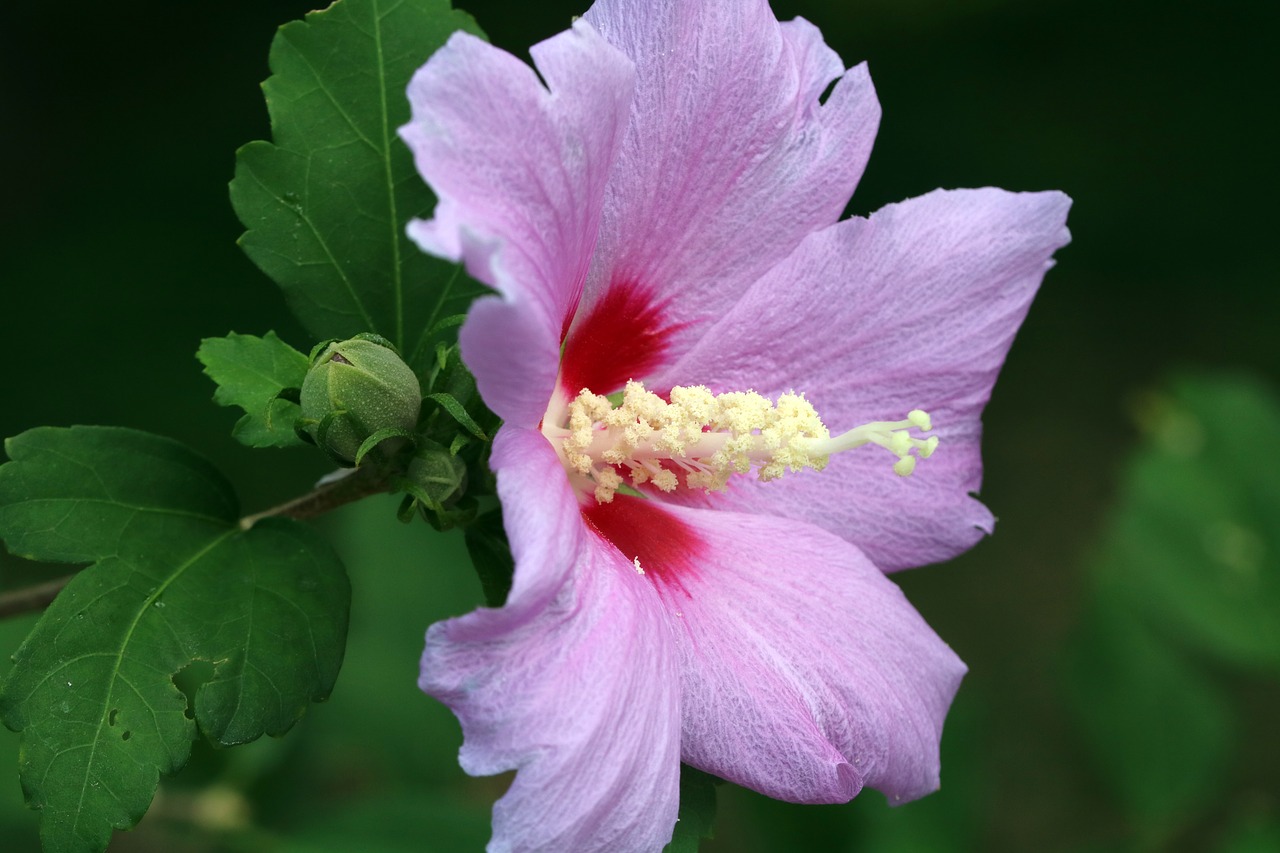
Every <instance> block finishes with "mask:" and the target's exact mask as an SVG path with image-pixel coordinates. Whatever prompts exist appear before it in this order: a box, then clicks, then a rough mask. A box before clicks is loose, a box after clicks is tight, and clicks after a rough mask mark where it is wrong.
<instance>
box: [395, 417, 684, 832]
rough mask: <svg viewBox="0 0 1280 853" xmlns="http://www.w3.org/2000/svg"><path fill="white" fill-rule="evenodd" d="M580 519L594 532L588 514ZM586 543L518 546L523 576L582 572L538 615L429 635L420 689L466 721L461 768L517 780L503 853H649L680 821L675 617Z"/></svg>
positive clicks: (615, 557) (589, 538)
mask: <svg viewBox="0 0 1280 853" xmlns="http://www.w3.org/2000/svg"><path fill="white" fill-rule="evenodd" d="M544 443H545V442H544ZM507 473H508V471H504V475H505V474H507ZM561 479H563V477H562V478H561ZM506 506H507V507H508V508H509V509H510V508H512V505H511V504H506ZM542 511H546V510H545V508H544V509H543V510H542ZM569 517H570V518H571V519H572V521H573V522H574V523H575V524H576V525H577V526H578V527H579V528H580V529H581V528H583V525H582V521H581V519H580V516H578V514H577V512H576V511H574V512H573V513H572V514H571V515H570V516H569ZM508 525H509V526H510V522H508ZM528 532H529V531H524V532H519V531H517V530H513V531H512V533H513V536H512V544H513V546H518V544H523V545H524V546H530V545H533V544H534V543H530V542H528V541H523V537H524V535H525V534H527V533H528ZM579 545H580V547H578V548H577V549H576V551H569V552H566V551H557V550H552V549H548V550H546V551H542V550H541V546H540V545H539V546H538V547H539V550H538V552H537V553H534V551H533V550H532V549H531V548H529V547H523V548H519V549H518V554H519V556H518V557H517V560H518V562H517V573H520V572H529V571H533V572H534V573H535V574H544V573H547V574H554V573H555V572H556V571H558V569H556V568H551V567H544V568H534V567H530V566H529V561H531V560H534V559H545V560H559V561H562V562H563V563H566V564H568V566H569V571H570V572H571V578H570V580H569V582H568V583H566V584H565V585H564V586H563V587H562V588H561V590H560V592H559V594H558V595H557V596H556V597H555V598H554V599H552V600H551V601H550V602H548V603H547V604H546V606H545V607H542V608H539V609H537V610H526V611H525V612H526V613H527V614H528V618H520V619H510V618H507V615H506V613H505V610H506V608H504V609H502V610H487V609H481V610H477V611H476V612H474V613H471V614H469V615H467V616H463V617H460V618H458V619H453V620H450V621H447V622H443V623H440V624H437V625H435V626H433V627H432V628H431V630H430V631H429V632H428V633H427V647H426V651H425V652H424V654H423V658H422V678H421V680H420V682H419V684H420V686H421V687H422V689H423V690H424V691H426V692H427V693H429V694H430V695H432V696H435V697H436V698H438V699H440V700H441V701H443V702H444V703H445V704H447V705H448V706H449V707H450V708H451V709H452V710H453V712H454V713H455V714H456V715H457V717H458V719H459V721H460V722H461V724H462V730H463V735H464V738H465V741H464V743H463V746H462V750H461V752H460V754H459V761H460V762H461V764H462V767H463V769H464V770H466V771H467V772H468V773H472V774H475V775H489V774H493V773H500V772H502V771H505V770H511V769H515V770H516V771H517V772H516V776H515V781H514V782H512V784H511V787H510V788H509V789H508V791H507V793H506V794H505V795H504V796H503V797H502V799H500V800H499V801H498V803H497V805H496V806H495V807H494V814H493V831H494V834H493V840H492V841H491V842H490V844H489V848H488V849H489V850H490V851H492V853H499V851H545V853H563V851H570V850H571V851H575V853H577V851H583V853H587V852H588V851H601V853H604V852H605V851H608V853H613V852H614V851H619V853H627V851H635V853H651V851H656V850H661V849H662V847H663V846H664V845H665V844H666V843H667V842H668V841H670V839H671V833H672V828H673V827H674V825H675V821H676V814H677V811H678V807H679V778H680V723H679V714H680V698H679V691H680V675H679V670H678V668H677V660H676V654H675V647H674V642H673V636H672V628H671V625H670V620H669V618H668V617H667V614H666V612H665V611H664V609H663V608H662V606H661V603H660V600H659V598H658V596H657V595H655V594H654V591H653V589H652V587H651V586H650V585H649V584H648V583H647V582H646V581H645V579H644V578H643V577H641V576H640V575H639V574H638V573H637V572H636V570H635V568H634V566H633V565H632V563H630V562H629V561H627V560H626V559H624V558H623V557H622V556H621V555H620V554H619V552H618V551H617V549H615V548H613V547H612V546H611V545H609V544H608V543H607V542H605V541H604V540H602V539H600V538H599V537H597V536H595V535H585V536H583V537H582V538H581V539H580V542H579ZM511 606H512V605H510V604H509V605H508V608H510V607H511Z"/></svg>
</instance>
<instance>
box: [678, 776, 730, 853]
mask: <svg viewBox="0 0 1280 853" xmlns="http://www.w3.org/2000/svg"><path fill="white" fill-rule="evenodd" d="M717 782H719V780H718V779H717V778H716V777H715V776H712V775H710V774H709V773H703V772H702V771H701V770H696V769H694V768H693V767H690V766H689V765H687V764H681V765H680V816H679V818H678V819H677V820H676V829H675V833H674V834H673V835H672V836H671V843H669V844H668V845H667V846H666V847H665V848H664V850H665V851H666V853H698V846H699V845H700V844H701V843H702V839H704V838H711V837H712V836H713V833H712V825H713V824H714V823H715V819H716V783H717Z"/></svg>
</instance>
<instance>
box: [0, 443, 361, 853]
mask: <svg viewBox="0 0 1280 853" xmlns="http://www.w3.org/2000/svg"><path fill="white" fill-rule="evenodd" d="M6 449H7V450H8V453H9V455H10V458H11V460H12V461H10V462H8V463H6V464H5V465H4V466H2V467H0V536H3V537H5V538H6V539H7V540H8V541H9V542H10V543H13V542H17V543H19V547H20V548H21V549H22V553H24V554H25V555H27V556H30V557H32V558H34V559H40V560H69V559H70V560H77V561H83V560H95V561H96V562H95V564H94V565H93V566H91V567H89V568H87V569H85V570H84V571H82V572H81V573H80V574H78V575H77V576H76V577H75V578H74V579H73V580H72V582H71V583H70V585H68V586H67V588H66V589H65V590H64V591H63V592H62V594H61V595H59V596H58V598H57V600H55V601H54V603H53V604H52V606H50V608H49V609H48V610H47V611H46V612H45V614H44V616H43V617H42V618H41V619H40V621H39V622H38V623H37V625H36V627H35V629H34V630H33V631H32V633H31V634H30V636H28V638H27V640H26V641H25V642H24V643H23V645H22V647H21V648H20V649H19V650H18V652H17V653H16V654H15V655H14V664H15V666H14V668H13V669H12V670H11V672H10V673H9V676H8V678H7V679H6V681H5V683H4V685H3V687H2V688H0V719H2V720H3V722H4V724H5V725H6V726H8V727H9V728H11V729H13V730H15V731H21V732H22V760H21V772H22V783H23V788H24V790H25V792H26V795H27V800H28V804H29V805H30V806H31V807H32V808H36V809H39V810H41V811H42V812H43V820H42V825H41V837H42V839H43V842H44V848H45V850H46V853H80V851H99V850H102V849H104V848H105V847H106V845H107V843H108V841H109V840H110V836H111V830H112V829H113V828H115V829H124V828H128V827H130V826H132V825H133V824H135V823H136V822H137V821H138V819H139V818H141V816H142V814H143V813H144V812H145V811H146V809H147V806H148V804H149V803H150V801H151V798H152V797H153V796H154V794H155V790H156V784H157V780H158V777H159V774H162V773H166V774H167V773H172V772H174V771H176V770H178V769H179V768H180V767H182V765H183V764H184V763H185V762H186V760H187V757H188V755H189V754H190V750H191V742H192V740H193V739H194V738H195V737H196V736H197V727H198V729H199V731H201V732H203V733H204V734H205V735H206V736H208V737H209V738H211V739H213V740H215V741H216V742H218V743H220V744H223V745H233V744H238V743H244V742H246V741H250V740H253V739H254V738H257V737H259V736H261V735H262V734H263V733H266V734H272V735H278V734H282V733H284V732H285V731H287V730H288V729H289V728H290V727H291V726H292V725H293V723H294V722H296V721H297V719H298V718H299V717H300V716H301V715H302V713H303V712H304V710H305V709H306V706H307V703H308V702H314V701H320V700H323V699H324V698H326V697H327V696H328V694H329V691H330V690H331V689H332V687H333V682H334V680H335V679H336V678H337V673H338V668H339V666H340V664H341V661H342V654H343V647H344V643H345V638H346V627H347V613H348V608H349V604H350V589H349V586H348V582H347V579H346V574H345V572H344V570H343V568H342V566H341V564H340V563H339V562H338V560H337V559H336V557H335V556H334V555H333V553H332V552H331V550H330V549H329V548H328V546H327V545H326V544H325V542H324V541H323V540H322V539H321V538H319V537H318V536H317V535H316V534H314V533H313V532H312V531H311V530H310V529H309V528H307V527H305V526H304V525H301V524H298V523H296V522H293V521H290V520H286V519H266V520H263V521H260V522H259V523H258V524H256V525H254V526H253V528H252V529H250V530H247V531H246V530H242V529H241V528H240V526H239V523H238V515H239V508H238V506H237V505H236V502H235V498H234V495H233V494H232V492H231V489H230V487H229V486H228V485H227V483H226V482H225V480H223V479H222V477H221V476H220V475H219V474H218V473H217V471H216V470H214V469H213V468H212V467H211V466H210V465H209V464H208V463H207V462H205V461H204V460H203V459H201V458H200V457H199V456H197V455H196V454H194V453H192V452H191V451H189V450H187V449H185V448H183V447H182V446H181V445H179V444H177V443H176V442H173V441H170V440H168V439H164V438H159V437H157V436H152V435H148V434H146V433H141V432H135V431H132V430H124V429H113V428H101V427H75V428H72V429H52V428H41V429H35V430H31V431H29V432H26V433H23V434H22V435H20V436H18V437H17V438H14V439H11V440H10V441H8V442H7V443H6ZM197 662H205V663H207V664H211V665H212V677H211V678H210V679H209V680H208V681H207V682H206V683H204V684H202V685H200V686H199V688H198V689H197V690H196V691H195V696H194V701H193V703H192V704H193V706H194V707H193V708H192V709H191V710H188V707H187V704H188V701H187V698H186V696H184V694H183V692H182V691H181V690H179V689H178V687H177V686H176V685H175V684H174V680H173V679H174V677H175V676H176V675H178V674H179V673H180V672H182V671H183V670H184V669H185V668H187V667H189V666H191V665H192V664H195V663H197Z"/></svg>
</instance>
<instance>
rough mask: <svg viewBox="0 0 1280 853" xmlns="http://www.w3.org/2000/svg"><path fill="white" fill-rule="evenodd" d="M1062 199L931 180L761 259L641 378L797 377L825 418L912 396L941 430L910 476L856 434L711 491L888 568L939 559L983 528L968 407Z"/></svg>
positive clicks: (887, 408) (765, 389) (1034, 276)
mask: <svg viewBox="0 0 1280 853" xmlns="http://www.w3.org/2000/svg"><path fill="white" fill-rule="evenodd" d="M1069 206H1070V199H1068V198H1067V197H1066V196H1065V195H1063V194H1061V193H1057V192H1045V193H1010V192H1005V191H1003V190H997V189H980V190H953V191H943V190H938V191H935V192H932V193H929V194H928V195H925V196H922V197H920V198H916V199H911V200H909V201H905V202H902V203H900V204H895V205H889V206H888V207H885V208H884V209H882V210H880V211H878V212H877V213H875V214H873V215H872V216H871V217H870V218H869V219H852V220H847V221H845V222H841V223H839V224H837V225H835V226H833V227H831V228H828V229H826V230H824V231H822V232H819V233H817V234H814V235H813V236H812V237H810V238H809V239H808V240H807V241H805V243H804V244H802V245H801V246H800V248H799V249H797V250H796V252H795V253H794V254H793V255H792V256H791V257H789V258H788V259H787V260H786V261H785V262H783V263H781V264H779V265H778V266H777V267H775V268H774V269H772V270H770V271H769V273H768V274H766V275H765V276H763V277H762V278H761V279H760V280H759V281H757V282H756V283H755V285H754V286H753V287H752V288H751V290H750V291H748V293H747V294H745V295H744V296H743V298H742V300H741V301H740V302H739V303H738V304H737V305H736V306H735V307H734V309H733V310H732V311H731V312H729V313H728V314H726V315H725V317H724V319H723V320H722V321H721V322H720V323H719V324H718V325H717V326H716V327H714V328H713V329H711V330H709V331H708V332H707V334H706V335H705V337H704V338H703V340H702V341H701V342H700V343H699V345H698V346H697V347H696V348H695V349H694V350H692V351H691V352H689V353H688V354H687V355H686V356H685V357H684V358H683V359H682V360H681V361H680V362H679V363H678V364H676V365H674V366H673V367H671V368H670V369H669V370H667V371H665V372H664V373H663V374H662V376H661V377H659V378H658V379H656V380H655V381H654V383H653V385H654V387H656V388H661V387H667V386H669V385H672V384H681V385H689V384H696V383H704V384H707V385H709V386H711V387H712V388H713V389H722V388H723V389H736V388H744V387H747V388H753V389H755V390H756V391H758V392H760V393H762V394H772V395H776V394H779V393H782V392H785V391H791V390H795V391H802V392H804V393H805V395H806V396H807V397H808V399H809V400H810V401H811V402H812V403H813V404H814V406H815V407H816V408H817V410H818V411H819V412H820V413H821V414H822V417H823V420H824V421H825V422H826V424H827V426H828V427H829V428H830V429H831V430H832V432H833V433H836V432H839V431H841V430H843V429H846V428H851V427H854V426H857V425H859V424H862V423H866V422H869V421H876V420H897V419H900V418H902V417H903V416H904V415H905V414H906V413H907V412H909V411H910V410H912V409H925V410H927V411H928V412H929V413H930V414H931V415H932V417H933V422H934V423H935V424H937V425H938V429H937V432H936V434H937V435H938V436H939V437H940V439H941V442H940V444H939V446H938V450H937V451H936V452H935V453H934V454H933V455H932V456H931V457H930V458H929V459H928V460H926V461H923V462H921V463H920V465H919V466H918V467H917V469H916V472H915V473H914V474H913V475H912V476H910V477H906V478H901V477H898V476H897V475H895V474H894V473H893V472H892V470H891V467H890V464H889V463H890V462H891V461H892V459H891V458H890V457H888V456H886V455H885V454H884V453H883V452H882V451H879V450H878V449H876V448H874V447H864V448H860V449H858V450H854V451H850V452H847V453H843V454H839V455H837V456H835V457H833V458H832V460H831V463H830V465H829V466H828V467H827V469H826V470H825V471H824V472H822V473H821V474H813V473H811V472H803V473H801V474H798V475H793V476H789V477H785V478H783V479H782V480H780V481H777V482H772V483H763V484H762V483H757V482H754V481H749V480H747V479H746V478H741V479H739V480H737V481H735V482H734V484H733V486H732V488H731V489H730V491H729V492H728V493H726V494H723V495H716V496H713V497H712V498H710V503H711V505H714V506H717V507H725V508H731V509H739V510H746V511H751V512H758V513H764V514H769V515H782V516H787V517H790V518H795V519H801V520H805V521H810V522H812V523H814V524H817V525H819V526H821V527H824V528H826V529H827V530H830V531H832V532H834V533H837V534H838V535H840V536H843V537H844V538H845V539H847V540H849V541H850V542H852V543H853V544H855V545H857V546H858V547H859V548H861V549H862V550H863V551H864V552H865V553H866V554H867V556H868V557H869V558H870V559H871V560H872V561H873V562H875V564H876V565H878V566H880V567H881V568H884V569H886V570H893V569H900V568H907V567H912V566H918V565H922V564H924V563H931V562H937V561H939V560H944V559H947V558H949V557H951V556H954V555H955V554H957V553H959V552H961V551H963V550H965V549H966V548H968V547H969V546H970V545H972V544H973V543H974V542H975V541H976V540H977V539H979V538H981V536H982V535H983V532H984V531H985V532H990V530H991V525H992V523H993V519H992V517H991V514H990V512H989V511H988V510H987V509H986V507H984V506H982V504H980V503H979V502H978V501H976V500H974V499H973V498H972V497H971V496H970V493H972V492H975V491H977V489H978V488H979V487H980V486H981V482H982V466H981V460H980V456H979V443H980V438H981V423H980V420H979V419H980V416H981V413H982V408H983V406H984V405H985V404H986V402H987V399H988V397H989V396H990V394H991V388H992V385H993V384H994V382H995V379H996V375H997V373H998V372H999V370H1000V366H1001V365H1002V364H1003V362H1004V357H1005V354H1006V353H1007V352H1008V349H1009V346H1010V344H1011V343H1012V341H1013V337H1014V333H1015V332H1016V331H1017V329H1018V326H1019V325H1020V324H1021V322H1022V319H1023V317H1024V316H1025V314H1026V311H1027V308H1028V306H1029V305H1030V303H1031V299H1032V297H1033V296H1034V295H1035V292H1036V289H1037V288H1038V287H1039V285H1040V281H1041V279H1042V278H1043V277H1044V274H1045V272H1046V271H1047V270H1048V269H1049V267H1051V266H1052V264H1053V261H1052V259H1051V255H1052V254H1053V252H1054V251H1055V250H1056V249H1058V248H1060V247H1061V246H1063V245H1065V244H1066V243H1067V242H1068V240H1069V238H1070V235H1069V233H1068V231H1067V228H1066V226H1065V224H1064V223H1065V220H1066V214H1067V209H1068V207H1069ZM798 294H799V295H801V296H802V298H797V295H798Z"/></svg>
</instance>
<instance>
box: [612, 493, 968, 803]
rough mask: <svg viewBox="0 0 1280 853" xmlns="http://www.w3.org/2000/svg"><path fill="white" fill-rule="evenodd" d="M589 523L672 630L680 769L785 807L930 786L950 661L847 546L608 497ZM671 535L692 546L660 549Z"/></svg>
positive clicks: (953, 664)
mask: <svg viewBox="0 0 1280 853" xmlns="http://www.w3.org/2000/svg"><path fill="white" fill-rule="evenodd" d="M641 510H643V512H642V511H641ZM587 516H588V518H589V519H591V521H592V524H593V527H595V528H596V529H598V530H601V531H602V532H604V533H605V534H606V535H608V536H609V538H610V540H611V541H614V542H615V544H617V545H618V546H619V547H620V548H621V553H622V556H623V557H624V558H625V557H627V556H629V555H630V554H631V553H632V551H633V550H634V551H639V552H640V554H641V556H640V562H641V564H642V565H643V566H644V568H645V577H646V578H649V579H651V580H652V581H653V582H654V584H655V586H656V587H657V588H658V590H659V592H660V594H661V595H662V598H663V601H664V603H665V604H666V606H667V608H668V610H669V611H670V612H671V614H672V615H673V616H674V617H675V621H676V622H677V624H678V627H677V629H676V631H677V637H678V638H679V642H680V650H681V670H682V679H683V680H682V683H683V691H684V692H683V699H682V703H683V705H682V707H683V753H682V754H683V758H684V760H685V761H686V762H688V763H689V764H692V765H694V766H696V767H700V768H702V769H704V770H707V771H709V772H711V773H714V774H716V775H717V776H721V777H723V778H725V779H729V780H731V781H734V782H737V783H739V784H742V785H746V786H747V787H750V788H753V789H755V790H757V791H760V792H761V793H764V794H767V795H769V796H771V797H776V798H779V799H785V800H792V801H797V802H810V803H834V802H844V801H846V800H849V799H850V798H852V797H853V796H854V795H856V794H857V793H858V791H859V790H861V788H862V786H863V785H864V784H867V785H870V786H872V787H875V788H878V789H879V790H881V791H884V792H885V793H886V794H887V795H888V796H889V797H890V799H891V800H893V801H895V802H896V801H900V800H908V799H913V798H915V797H919V796H922V795H924V794H926V793H928V792H930V791H932V790H934V789H935V788H937V787H938V742H939V738H940V737H941V733H942V723H943V720H944V718H945V716H946V713H947V709H948V707H949V706H950V704H951V699H952V697H953V696H954V695H955V691H956V689H957V687H958V686H959V683H960V679H961V677H962V676H963V675H964V672H965V667H964V664H962V663H961V662H960V660H959V659H958V658H957V657H956V656H955V654H954V653H953V652H952V651H951V649H949V648H948V647H947V645H946V644H945V643H943V642H942V640H940V639H939V638H938V637H937V635H936V634H934V632H933V631H932V630H931V629H930V628H929V626H928V625H926V624H925V622H924V620H923V619H921V617H920V615H919V614H918V613H916V611H915V610H914V609H913V608H912V607H911V605H910V603H909V602H907V600H906V599H905V598H904V597H903V595H902V593H901V591H900V590H899V589H898V588H897V586H896V585H895V584H894V583H893V582H892V581H890V580H889V579H888V578H886V577H885V576H884V575H883V574H882V573H881V572H880V571H879V570H878V569H877V568H876V567H875V566H874V565H872V564H871V563H870V562H869V561H868V560H867V559H866V558H865V557H864V556H863V555H862V554H861V553H860V552H859V551H858V550H857V549H856V548H854V547H853V546H851V545H850V544H849V543H847V542H845V541H844V540H842V539H840V538H838V537H836V536H833V535H831V534H830V533H827V532H825V531H823V530H820V529H818V528H815V527H812V526H810V525H805V524H797V523H795V522H792V521H786V520H783V519H774V518H767V517H760V516H752V515H744V514H741V513H731V512H722V511H715V510H698V509H689V508H680V507H672V506H666V507H663V506H661V505H659V504H656V503H655V502H653V501H643V500H640V499H636V498H627V497H621V496H619V497H618V498H616V499H615V501H614V502H613V503H612V504H607V505H598V506H596V507H593V508H591V509H589V510H588V512H587ZM655 516H665V517H666V521H665V522H663V523H661V524H655V523H653V519H654V517H655ZM636 519H644V520H645V522H646V523H647V524H648V526H649V534H650V535H649V538H648V539H647V540H645V539H643V538H640V537H634V538H633V533H634V532H636V531H638V530H640V525H638V524H636V523H634V522H635V521H636ZM672 532H674V533H675V534H676V538H677V539H678V540H681V541H684V542H689V543H692V547H681V548H674V547H667V545H666V540H667V538H668V534H670V533H672Z"/></svg>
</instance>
